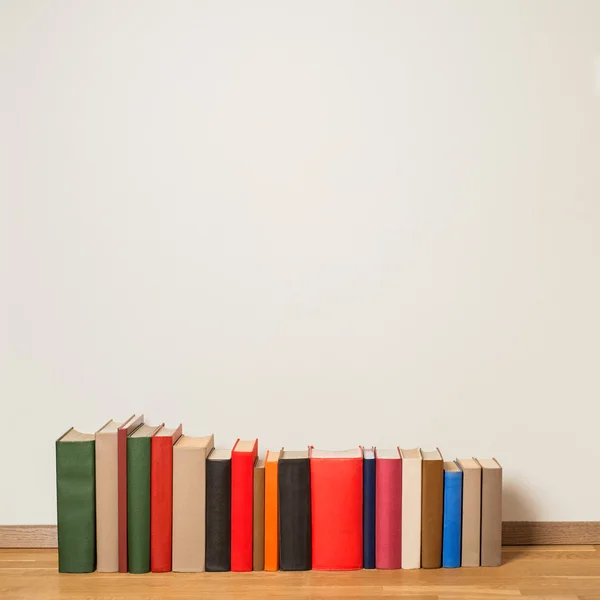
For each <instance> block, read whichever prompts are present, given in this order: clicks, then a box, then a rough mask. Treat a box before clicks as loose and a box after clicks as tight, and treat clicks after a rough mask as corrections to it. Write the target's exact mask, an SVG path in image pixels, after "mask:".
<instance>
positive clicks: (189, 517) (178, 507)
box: [172, 435, 215, 573]
mask: <svg viewBox="0 0 600 600" xmlns="http://www.w3.org/2000/svg"><path fill="white" fill-rule="evenodd" d="M214 445H215V440H214V435H208V436H205V437H192V436H189V435H182V436H181V437H180V438H179V440H177V443H176V444H175V445H174V446H173V567H172V568H173V571H180V572H188V573H194V572H200V571H204V570H205V544H206V458H207V456H208V455H209V454H210V452H211V450H212V449H213V448H214Z"/></svg>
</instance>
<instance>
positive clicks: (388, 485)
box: [375, 459, 402, 569]
mask: <svg viewBox="0 0 600 600" xmlns="http://www.w3.org/2000/svg"><path fill="white" fill-rule="evenodd" d="M376 498H377V508H376V510H375V515H376V534H375V539H376V544H377V547H376V551H375V556H376V559H377V568H378V569H400V568H401V567H402V461H401V460H400V459H398V460H387V459H384V460H377V495H376Z"/></svg>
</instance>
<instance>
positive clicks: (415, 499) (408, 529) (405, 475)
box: [400, 448, 423, 569]
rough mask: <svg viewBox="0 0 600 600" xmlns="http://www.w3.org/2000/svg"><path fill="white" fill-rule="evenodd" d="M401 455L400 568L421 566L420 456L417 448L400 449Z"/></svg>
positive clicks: (417, 567)
mask: <svg viewBox="0 0 600 600" xmlns="http://www.w3.org/2000/svg"><path fill="white" fill-rule="evenodd" d="M400 455H401V457H402V534H401V537H402V549H401V557H402V568H403V569H419V568H421V484H422V462H423V461H422V458H421V451H420V450H419V448H413V449H410V450H404V449H401V450H400Z"/></svg>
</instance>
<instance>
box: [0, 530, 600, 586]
mask: <svg viewBox="0 0 600 600" xmlns="http://www.w3.org/2000/svg"><path fill="white" fill-rule="evenodd" d="M502 525H503V527H502V544H503V545H504V546H537V545H553V544H560V545H569V546H573V545H580V544H589V545H594V544H596V545H599V546H600V521H505V522H504V523H503V524H502ZM56 547H57V541H56V525H0V548H56ZM598 589H599V593H600V587H599V588H598Z"/></svg>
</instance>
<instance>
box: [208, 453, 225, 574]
mask: <svg viewBox="0 0 600 600" xmlns="http://www.w3.org/2000/svg"><path fill="white" fill-rule="evenodd" d="M206 570H207V571H230V570H231V460H207V461H206Z"/></svg>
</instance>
